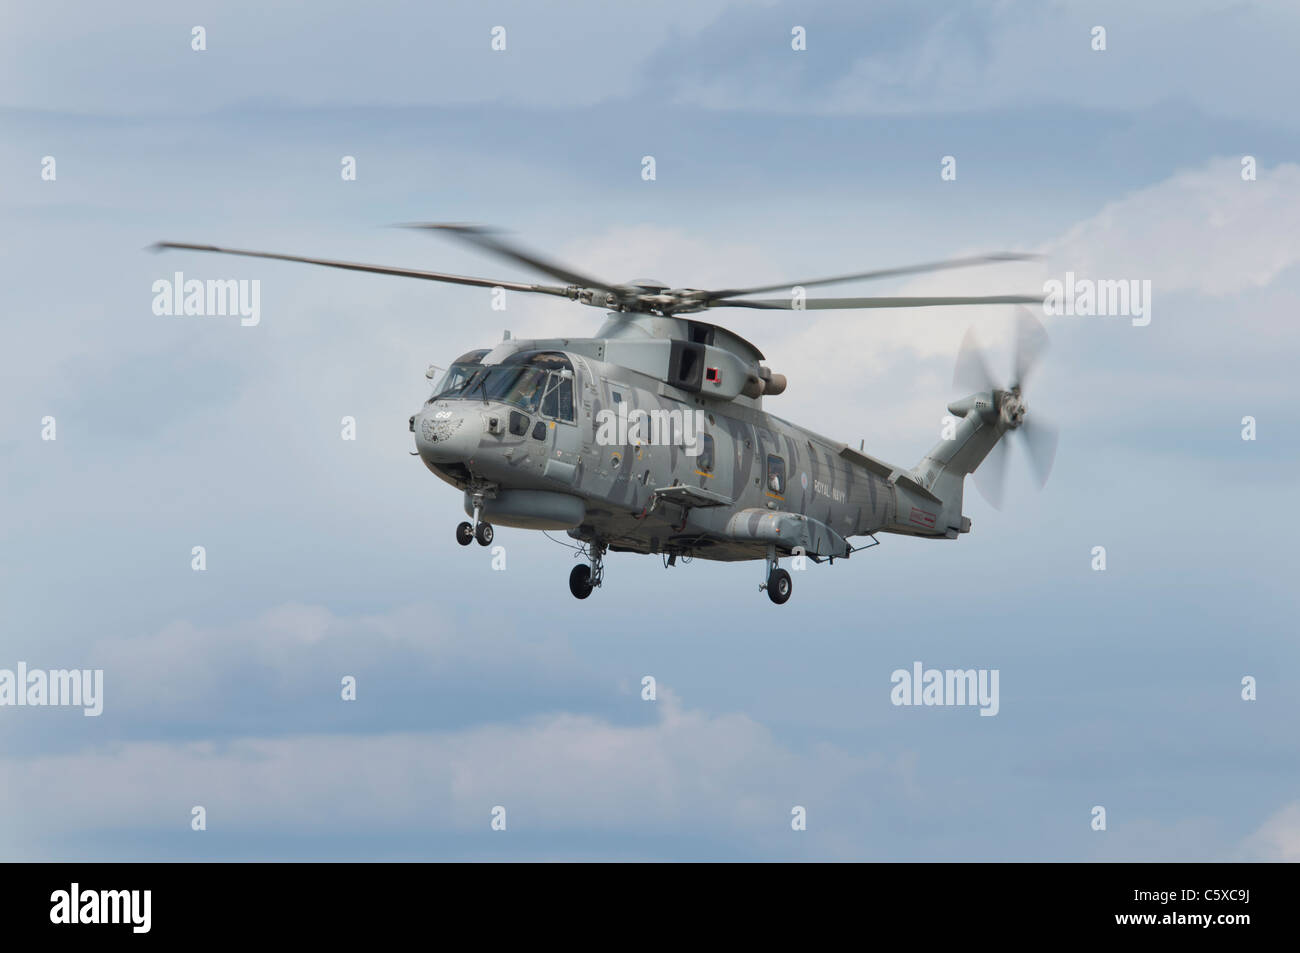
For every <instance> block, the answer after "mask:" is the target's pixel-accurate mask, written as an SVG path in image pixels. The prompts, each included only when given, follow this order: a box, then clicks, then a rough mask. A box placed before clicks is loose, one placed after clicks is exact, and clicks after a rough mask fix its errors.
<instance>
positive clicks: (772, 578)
mask: <svg viewBox="0 0 1300 953" xmlns="http://www.w3.org/2000/svg"><path fill="white" fill-rule="evenodd" d="M793 591H794V583H792V582H791V581H790V574H789V573H788V572H786V571H785V570H784V569H773V570H772V572H771V574H770V575H769V576H768V577H767V597H768V598H769V599H771V600H772V601H773V602H775V603H776V604H777V605H779V606H783V605H785V604H786V602H788V601H789V600H790V593H791V592H793Z"/></svg>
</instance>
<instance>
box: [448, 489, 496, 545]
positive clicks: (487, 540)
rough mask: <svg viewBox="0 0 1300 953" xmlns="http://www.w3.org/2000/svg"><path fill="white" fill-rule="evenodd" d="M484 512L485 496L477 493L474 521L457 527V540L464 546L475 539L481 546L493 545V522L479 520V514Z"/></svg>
mask: <svg viewBox="0 0 1300 953" xmlns="http://www.w3.org/2000/svg"><path fill="white" fill-rule="evenodd" d="M481 512H483V497H482V496H478V495H475V497H474V522H473V523H461V524H460V525H459V526H457V527H456V542H458V543H460V544H461V545H462V546H468V545H469V544H470V543H471V542H473V541H474V540H476V539H477V540H478V544H479V545H480V546H491V545H492V537H493V535H494V534H493V532H492V524H491V523H483V522H480V521H479V514H480V513H481Z"/></svg>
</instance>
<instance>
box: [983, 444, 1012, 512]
mask: <svg viewBox="0 0 1300 953" xmlns="http://www.w3.org/2000/svg"><path fill="white" fill-rule="evenodd" d="M1010 451H1011V447H1010V446H1009V445H1008V443H1007V441H1006V439H1002V440H999V441H998V442H997V443H996V444H994V445H993V449H992V450H990V451H989V454H988V456H986V457H985V458H984V460H983V462H982V463H980V465H979V466H978V467H976V468H975V488H976V489H977V490H979V491H980V496H982V497H984V499H986V500H988V503H989V506H991V507H993V508H994V509H995V510H1000V509H1002V492H1003V490H1004V489H1005V487H1006V485H1007V458H1008V457H1009V456H1010V455H1011V453H1010Z"/></svg>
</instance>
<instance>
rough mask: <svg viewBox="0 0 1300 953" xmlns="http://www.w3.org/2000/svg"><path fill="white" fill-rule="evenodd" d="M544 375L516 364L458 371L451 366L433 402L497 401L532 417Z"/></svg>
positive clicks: (475, 366)
mask: <svg viewBox="0 0 1300 953" xmlns="http://www.w3.org/2000/svg"><path fill="white" fill-rule="evenodd" d="M547 376H548V375H547V372H546V371H544V370H542V369H541V368H540V367H523V366H520V365H518V364H513V365H511V364H493V365H491V366H490V367H484V366H483V365H481V364H475V365H469V366H467V367H462V366H461V365H457V364H453V365H452V367H451V369H450V370H449V371H448V372H447V377H446V384H445V386H443V387H442V388H441V389H440V390H439V391H438V393H437V395H436V398H437V399H442V398H448V397H460V398H463V399H466V400H473V399H476V398H477V399H481V400H499V401H502V402H504V403H507V404H513V405H514V406H516V407H518V408H520V409H521V410H525V411H528V412H529V413H535V412H536V411H537V405H538V403H539V402H540V401H541V399H542V391H543V390H544V388H545V385H546V378H547Z"/></svg>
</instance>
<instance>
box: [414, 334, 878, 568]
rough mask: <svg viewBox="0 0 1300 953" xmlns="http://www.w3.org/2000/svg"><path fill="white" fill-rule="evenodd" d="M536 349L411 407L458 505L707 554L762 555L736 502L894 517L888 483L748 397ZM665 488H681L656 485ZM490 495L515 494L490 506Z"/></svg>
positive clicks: (585, 535) (427, 456)
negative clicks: (481, 502)
mask: <svg viewBox="0 0 1300 953" xmlns="http://www.w3.org/2000/svg"><path fill="white" fill-rule="evenodd" d="M524 353H526V352H524ZM546 355H547V357H546V359H545V360H544V361H542V362H541V366H540V373H539V372H537V371H534V370H533V369H532V368H533V366H534V365H533V364H531V363H529V362H530V361H531V359H524V360H521V361H520V362H519V363H518V364H516V365H514V367H516V368H517V370H515V371H511V370H509V369H508V368H509V367H510V366H511V365H498V367H505V368H507V369H506V370H499V371H492V372H491V373H489V374H483V375H481V376H480V377H478V378H477V379H475V378H473V377H472V376H471V377H469V378H467V380H466V381H465V382H464V383H462V382H461V381H454V382H453V387H452V389H451V392H447V388H446V387H442V388H435V390H442V391H443V393H442V394H441V395H439V394H435V395H434V396H433V397H431V398H430V400H429V401H427V402H426V403H425V404H424V406H423V407H421V409H420V411H419V412H418V413H417V414H416V415H414V417H413V418H412V421H411V429H412V430H413V432H414V433H415V440H416V447H417V449H418V450H419V453H420V456H421V458H422V460H423V461H424V463H425V465H426V466H428V468H429V469H430V470H431V471H432V472H433V473H435V474H436V475H437V476H439V477H440V478H441V479H443V480H445V481H446V482H448V483H450V484H452V485H453V486H456V487H457V488H458V489H461V490H463V491H466V497H467V499H466V508H467V511H468V509H469V507H470V497H471V495H472V494H473V493H475V492H476V491H477V492H486V493H487V503H486V505H487V510H486V512H488V513H490V514H492V519H493V521H494V522H497V523H500V524H503V525H517V526H523V527H527V528H538V529H544V528H553V529H560V528H563V529H566V530H568V531H569V533H570V535H572V536H574V537H576V538H579V539H583V540H600V541H602V542H603V543H605V544H608V545H609V546H610V548H611V549H614V550H623V551H632V552H641V553H655V552H658V553H668V554H678V555H686V556H699V557H702V558H706V559H720V560H735V559H754V558H762V557H763V556H764V554H765V552H766V549H767V547H766V545H764V544H762V543H760V542H756V541H755V540H753V539H748V538H738V534H737V533H736V532H735V526H734V522H733V521H734V520H735V518H736V516H737V514H738V513H740V514H746V513H747V514H751V515H754V516H757V515H761V512H762V511H767V512H774V513H776V512H784V513H793V514H799V515H801V516H806V517H808V518H810V519H811V520H816V521H818V522H820V523H821V524H823V525H825V526H826V527H829V528H830V529H832V530H834V532H835V533H837V534H839V535H840V536H842V537H849V536H855V535H862V534H867V533H873V532H876V531H878V530H880V529H882V528H884V527H886V526H887V525H889V524H891V523H894V522H895V506H896V502H895V501H896V494H895V487H894V486H893V485H892V484H890V483H889V482H888V481H886V480H885V479H883V478H882V477H880V476H877V475H875V474H873V473H870V472H867V471H866V470H864V469H863V468H861V467H858V466H855V465H853V464H852V463H851V462H850V461H849V460H847V459H845V457H843V456H842V455H841V452H840V451H841V449H842V448H843V444H839V443H836V442H835V441H832V440H829V439H827V438H824V437H821V436H819V435H818V434H815V433H813V432H811V431H808V430H805V429H804V428H802V427H799V426H797V425H795V424H792V423H790V422H789V421H786V420H782V419H781V418H779V417H776V416H774V415H772V414H770V413H767V412H766V411H764V410H762V409H761V407H759V406H749V405H747V404H752V403H756V402H749V401H745V402H738V401H736V400H716V399H712V398H710V397H709V396H708V395H707V394H702V393H689V392H687V391H684V390H680V389H678V388H675V387H673V386H671V385H669V384H666V383H665V382H663V381H661V380H658V379H655V378H653V377H650V376H648V375H645V374H642V373H640V372H638V371H636V370H634V369H632V368H629V367H627V366H623V365H617V364H612V363H607V362H605V361H601V360H597V359H594V358H592V357H590V356H586V355H583V354H580V353H575V352H571V351H558V350H557V351H548V352H546ZM480 356H481V355H480ZM471 370H472V365H471ZM570 372H571V376H570ZM449 376H450V375H449ZM539 378H540V379H539ZM455 384H461V386H460V388H459V389H457V388H456V387H455V386H454V385H455ZM466 385H467V386H466ZM688 415H689V416H688ZM633 421H636V422H637V423H636V424H633ZM696 425H698V432H696ZM683 436H684V437H685V439H683ZM692 451H693V452H692ZM672 487H685V488H687V489H686V490H684V491H682V492H681V493H680V494H668V495H665V494H664V492H663V491H664V490H665V489H666V488H672ZM695 489H698V491H699V492H698V493H696V492H695ZM509 491H523V492H516V493H514V495H513V496H510V495H508V494H509ZM550 494H556V495H558V496H567V497H571V498H573V499H575V500H576V501H579V502H580V504H581V506H580V507H578V506H569V505H567V504H565V502H564V501H563V500H558V499H552V498H551V497H550ZM503 495H504V496H505V498H506V500H507V502H511V503H512V502H513V501H514V500H522V501H525V505H522V506H520V507H515V508H514V509H517V510H518V511H517V512H514V511H512V506H505V507H501V508H498V509H497V511H496V512H495V513H493V511H492V508H491V507H492V500H493V499H494V498H500V497H502V496H503ZM670 500H671V501H670ZM534 504H535V505H534ZM551 504H555V505H554V506H552V505H551ZM575 517H578V518H577V519H576V522H575V521H574V518H575ZM740 536H741V537H743V534H740Z"/></svg>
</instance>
